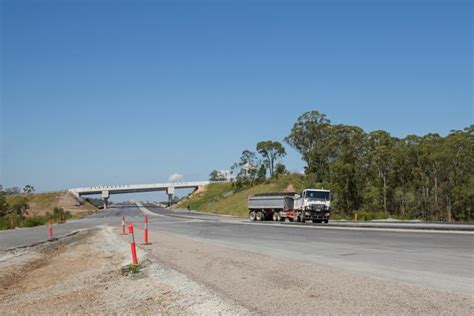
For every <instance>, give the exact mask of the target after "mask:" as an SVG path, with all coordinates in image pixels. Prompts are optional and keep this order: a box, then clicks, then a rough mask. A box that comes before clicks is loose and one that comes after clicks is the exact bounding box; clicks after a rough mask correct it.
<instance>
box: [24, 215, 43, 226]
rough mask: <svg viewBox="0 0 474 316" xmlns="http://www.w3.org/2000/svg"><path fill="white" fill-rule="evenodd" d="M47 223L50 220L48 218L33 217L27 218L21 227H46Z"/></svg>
mask: <svg viewBox="0 0 474 316" xmlns="http://www.w3.org/2000/svg"><path fill="white" fill-rule="evenodd" d="M47 222H48V218H47V217H46V216H33V217H28V218H26V219H25V220H24V222H23V223H22V225H21V226H23V227H34V226H40V225H44V224H46V223H47Z"/></svg>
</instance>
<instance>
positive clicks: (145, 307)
mask: <svg viewBox="0 0 474 316" xmlns="http://www.w3.org/2000/svg"><path fill="white" fill-rule="evenodd" d="M136 233H137V234H142V231H141V230H137V232H136ZM127 237H128V236H120V235H119V230H118V229H117V228H111V227H100V228H99V229H96V230H93V231H86V232H81V233H78V234H76V235H74V236H71V237H67V238H65V239H63V240H61V241H57V242H52V243H46V244H43V245H40V246H37V247H33V248H24V249H18V250H15V251H9V252H7V253H3V254H0V311H2V312H0V314H38V313H40V314H65V313H68V314H97V313H108V314H110V313H118V314H130V313H132V314H171V315H176V314H190V315H218V314H219V315H246V314H275V315H294V314H305V315H307V314H426V315H432V314H455V315H472V314H473V312H474V302H473V297H472V293H465V294H462V293H453V292H448V291H440V290H434V289H428V288H422V287H418V286H416V285H413V284H406V283H400V282H395V281H388V280H382V279H376V278H371V277H368V276H366V275H360V274H355V273H350V272H347V271H339V270H337V269H333V268H331V267H327V266H320V265H316V264H314V263H305V262H299V261H294V260H290V259H285V258H279V257H272V256H266V255H261V254H258V253H254V252H248V251H241V250H236V249H232V248H229V247H225V246H223V245H218V244H214V243H209V242H203V241H199V240H192V239H188V238H183V237H180V236H177V235H173V234H168V233H160V232H153V234H152V236H151V237H150V240H151V242H152V244H151V245H147V246H142V245H139V248H138V257H139V262H141V264H142V268H141V270H140V272H139V273H137V274H129V275H126V276H124V275H122V273H121V267H122V266H125V265H127V264H128V263H130V249H129V244H128V241H127V240H128V238H127Z"/></svg>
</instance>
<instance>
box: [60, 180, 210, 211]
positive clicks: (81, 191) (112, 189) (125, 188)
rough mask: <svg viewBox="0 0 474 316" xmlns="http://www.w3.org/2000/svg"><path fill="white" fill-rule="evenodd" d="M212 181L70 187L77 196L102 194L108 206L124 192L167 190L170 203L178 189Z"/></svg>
mask: <svg viewBox="0 0 474 316" xmlns="http://www.w3.org/2000/svg"><path fill="white" fill-rule="evenodd" d="M210 183H212V182H211V181H193V182H169V183H151V184H125V185H99V186H93V187H85V188H75V189H69V190H68V191H69V192H70V193H72V194H74V195H75V196H76V197H77V198H80V197H82V196H85V195H94V194H100V195H102V198H103V199H104V207H105V208H107V201H108V199H109V197H110V195H111V194H124V193H142V192H155V191H166V194H168V198H169V201H170V203H171V202H172V200H173V195H174V194H175V190H176V189H198V188H200V187H202V186H204V185H208V184H210Z"/></svg>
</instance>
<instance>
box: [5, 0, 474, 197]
mask: <svg viewBox="0 0 474 316" xmlns="http://www.w3.org/2000/svg"><path fill="white" fill-rule="evenodd" d="M1 5H2V16H1V24H2V25H1V26H2V30H1V40H2V43H1V44H2V55H1V67H2V68H1V72H0V73H1V79H2V91H1V107H2V112H1V133H2V135H1V136H2V146H1V148H0V150H1V158H2V161H1V173H0V176H1V181H0V183H1V184H3V185H4V186H23V185H24V184H33V185H34V186H35V187H36V188H37V190H39V191H50V190H57V189H65V188H68V187H74V186H88V185H95V184H120V183H147V182H158V181H166V180H167V179H168V176H169V175H170V174H172V173H175V172H177V173H180V174H183V175H184V179H186V180H194V179H196V180H200V179H206V178H207V175H208V174H209V172H210V171H211V170H212V169H215V168H217V169H224V168H228V167H229V166H230V165H231V164H232V163H233V162H235V161H237V160H238V159H239V156H240V153H241V151H242V150H243V149H246V148H249V149H254V147H255V144H256V143H257V142H258V141H260V140H266V139H272V140H280V141H281V140H282V139H283V138H284V137H285V136H286V135H287V134H288V133H289V131H290V128H291V126H292V124H293V123H294V121H295V120H296V118H297V117H298V116H299V115H300V114H302V113H303V112H305V111H308V110H314V109H316V110H319V111H320V112H323V113H326V114H327V115H328V116H329V118H330V119H331V120H332V121H333V122H335V123H344V124H355V125H358V126H361V127H362V128H364V129H365V130H366V131H371V130H375V129H384V130H387V131H389V132H390V133H392V134H393V135H395V136H398V137H403V136H405V135H407V134H425V133H428V132H438V133H440V134H443V135H444V134H446V133H448V132H449V130H451V129H462V128H464V127H466V126H468V125H470V124H472V122H473V99H472V89H473V82H472V73H473V63H472V62H473V61H472V35H473V34H472V14H473V7H472V2H471V1H465V2H460V1H452V0H450V1H447V0H446V1H423V0H421V1H406V0H405V1H403V0H402V1H388V0H387V1H383V0H382V1H306V2H301V1H300V2H298V1H189V2H186V1H111V0H110V1H100V0H97V1H86V0H84V1H74V0H71V1H66V0H64V1H49V0H42V1H25V0H2V1H1ZM288 151H289V154H288V156H287V157H286V158H285V160H284V162H285V163H286V164H287V166H288V168H289V169H291V170H301V169H302V168H303V162H301V160H300V157H299V155H298V154H296V153H295V152H294V151H292V150H289V149H288Z"/></svg>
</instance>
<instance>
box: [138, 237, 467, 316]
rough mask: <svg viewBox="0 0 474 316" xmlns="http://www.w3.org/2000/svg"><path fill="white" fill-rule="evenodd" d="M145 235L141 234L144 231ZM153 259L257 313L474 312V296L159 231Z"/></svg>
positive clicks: (152, 248)
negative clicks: (237, 248)
mask: <svg viewBox="0 0 474 316" xmlns="http://www.w3.org/2000/svg"><path fill="white" fill-rule="evenodd" d="M138 233H139V234H141V231H140V232H138ZM151 239H152V242H153V244H152V245H151V246H141V247H143V249H146V251H147V253H148V254H149V256H150V258H151V259H152V260H153V261H154V262H158V263H160V264H161V265H163V266H166V267H168V268H170V269H173V270H177V271H179V272H181V273H183V274H185V275H187V276H189V277H190V278H191V279H193V280H194V281H196V282H197V283H200V284H204V285H206V286H207V287H208V288H210V289H213V290H215V291H216V292H218V293H221V294H223V295H224V296H225V297H228V298H230V299H231V300H233V301H234V302H236V303H237V304H239V305H241V306H244V307H245V308H246V309H248V310H249V311H251V312H252V313H257V314H387V313H391V314H430V315H431V314H456V315H472V314H473V313H474V300H473V291H471V292H468V293H460V292H452V291H447V290H446V291H443V290H437V289H431V288H426V287H421V286H417V285H413V284H408V283H403V282H398V281H393V280H386V279H381V278H373V277H370V276H368V275H367V274H362V273H354V272H348V271H341V270H339V269H335V268H332V267H327V266H323V265H318V264H314V263H308V262H302V261H296V260H291V259H287V258H283V257H275V256H269V255H262V254H259V253H255V252H249V251H243V250H236V249H232V248H228V247H225V246H221V245H216V244H213V243H209V242H203V241H199V240H194V239H189V238H184V237H181V236H179V235H174V234H171V233H163V232H157V233H154V234H153V236H152V238H151Z"/></svg>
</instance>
